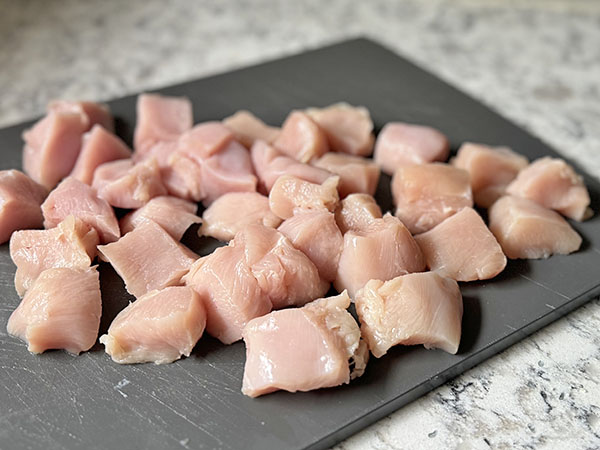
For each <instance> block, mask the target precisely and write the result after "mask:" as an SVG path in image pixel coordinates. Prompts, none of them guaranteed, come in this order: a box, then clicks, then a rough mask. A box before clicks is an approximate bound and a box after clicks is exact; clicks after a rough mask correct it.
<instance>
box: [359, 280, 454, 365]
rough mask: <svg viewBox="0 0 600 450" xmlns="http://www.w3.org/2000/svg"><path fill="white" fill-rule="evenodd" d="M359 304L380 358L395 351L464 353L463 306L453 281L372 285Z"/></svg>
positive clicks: (364, 328)
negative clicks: (412, 348) (417, 347)
mask: <svg viewBox="0 0 600 450" xmlns="http://www.w3.org/2000/svg"><path fill="white" fill-rule="evenodd" d="M355 304H356V312H357V314H358V318H359V319H360V323H361V332H362V335H363V337H364V338H365V339H366V341H367V343H368V344H369V349H370V350H371V352H372V353H373V356H375V357H376V358H381V357H382V356H383V355H385V354H386V353H387V351H388V350H389V349H390V347H393V346H394V345H419V344H423V345H424V346H425V348H441V349H442V350H444V351H446V352H448V353H452V354H455V353H456V352H457V351H458V346H459V344H460V333H461V321H462V314H463V302H462V295H461V293H460V289H459V288H458V284H457V283H456V281H454V280H452V279H450V278H445V277H443V276H440V275H439V274H438V273H436V272H423V273H411V274H408V275H401V276H399V277H396V278H394V279H393V280H389V281H386V282H383V281H381V280H371V281H369V282H368V283H367V284H366V285H365V287H364V288H362V289H361V290H360V291H358V293H357V294H356V300H355Z"/></svg>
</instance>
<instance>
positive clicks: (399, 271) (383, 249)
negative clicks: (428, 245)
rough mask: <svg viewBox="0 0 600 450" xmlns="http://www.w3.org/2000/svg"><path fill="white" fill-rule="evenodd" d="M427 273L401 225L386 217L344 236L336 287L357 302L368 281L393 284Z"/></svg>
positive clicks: (417, 249) (414, 243) (415, 248)
mask: <svg viewBox="0 0 600 450" xmlns="http://www.w3.org/2000/svg"><path fill="white" fill-rule="evenodd" d="M422 270H425V259H424V258H423V254H422V253H421V249H420V248H419V246H418V245H417V243H416V242H415V240H414V239H413V237H412V236H411V234H410V232H409V231H408V229H407V228H406V227H405V226H404V225H403V224H402V222H401V221H400V220H399V219H398V218H396V217H394V216H392V215H390V214H386V215H385V216H383V218H381V219H373V222H371V223H370V224H369V225H368V226H367V227H366V228H364V229H361V230H351V231H348V232H347V233H346V234H344V248H343V250H342V254H341V256H340V262H339V264H338V272H337V277H336V279H335V282H334V286H335V288H336V289H337V291H338V292H341V291H343V290H344V289H347V290H348V294H350V297H352V298H354V296H355V294H356V291H358V290H359V289H360V288H361V287H363V286H364V285H365V284H366V283H367V281H369V280H373V279H377V280H383V281H386V280H391V279H392V278H395V277H397V276H398V275H403V274H406V273H411V272H420V271H422Z"/></svg>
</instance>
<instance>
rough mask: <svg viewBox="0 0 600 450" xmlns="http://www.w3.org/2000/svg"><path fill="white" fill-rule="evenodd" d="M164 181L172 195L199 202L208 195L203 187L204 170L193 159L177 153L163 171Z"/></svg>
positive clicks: (171, 157) (170, 158)
mask: <svg viewBox="0 0 600 450" xmlns="http://www.w3.org/2000/svg"><path fill="white" fill-rule="evenodd" d="M161 176H162V181H163V184H164V185H165V187H166V188H167V191H168V192H169V194H170V195H172V196H175V197H179V198H182V199H184V200H190V201H194V202H199V201H200V200H202V199H203V198H204V197H205V196H206V194H205V193H204V187H203V186H202V168H201V167H200V164H199V163H198V162H197V161H196V160H195V159H194V158H192V157H190V156H188V155H186V154H184V153H180V152H175V153H173V154H171V156H170V157H169V161H168V164H167V166H166V167H164V168H162V169H161Z"/></svg>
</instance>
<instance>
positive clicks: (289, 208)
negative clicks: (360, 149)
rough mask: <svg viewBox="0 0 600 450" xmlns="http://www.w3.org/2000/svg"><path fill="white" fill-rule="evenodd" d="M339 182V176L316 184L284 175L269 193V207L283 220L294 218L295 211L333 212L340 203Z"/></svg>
mask: <svg viewBox="0 0 600 450" xmlns="http://www.w3.org/2000/svg"><path fill="white" fill-rule="evenodd" d="M339 181H340V179H339V177H338V176H332V177H330V178H328V179H327V180H325V181H324V182H323V183H322V184H315V183H310V182H308V181H304V180H301V179H300V178H297V177H294V176H292V175H283V176H281V177H279V178H278V179H277V181H276V182H275V184H274V185H273V188H272V189H271V192H270V193H269V206H270V207H271V211H273V213H274V214H275V215H276V216H277V217H281V218H282V219H288V218H290V217H292V216H293V215H294V210H295V209H310V210H319V209H320V210H326V211H330V212H333V211H335V209H336V208H337V206H338V204H339V201H340V197H339V194H338V191H337V186H338V183H339Z"/></svg>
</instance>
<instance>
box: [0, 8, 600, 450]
mask: <svg viewBox="0 0 600 450" xmlns="http://www.w3.org/2000/svg"><path fill="white" fill-rule="evenodd" d="M0 11H1V14H0V125H8V124H11V123H15V122H18V121H20V120H23V119H27V118H31V117H32V116H35V115H39V114H41V113H42V112H43V109H44V106H45V104H46V102H47V101H48V100H50V99H53V98H57V97H61V98H62V97H66V98H91V99H98V100H102V99H109V98H112V97H118V96H121V95H123V94H127V93H132V92H136V91H139V90H143V89H149V88H152V87H159V86H163V85H168V84H172V83H174V82H177V81H182V80H187V79H193V78H197V77H200V76H203V75H206V74H212V73H217V72H221V71H225V70H228V69H230V68H234V67H239V66H243V65H247V64H250V63H254V62H257V61H261V60H264V59H270V58H274V57H277V56H280V55H284V54H289V53H293V52H297V51H300V50H302V49H305V48H310V47H316V46H318V45H321V44H325V43H329V42H332V41H337V40H341V39H343V38H345V37H350V36H356V35H367V36H370V37H373V38H375V39H376V40H378V41H380V42H382V43H384V44H386V45H387V46H389V47H391V48H393V49H396V50H397V51H398V52H400V53H402V54H403V55H405V56H406V57H408V58H409V59H412V60H413V61H415V62H417V63H418V64H420V65H421V66H423V67H425V68H427V69H428V70H430V71H431V72H433V73H434V74H436V75H438V76H440V77H441V78H443V79H445V80H446V81H448V82H450V83H451V84H454V85H455V86H457V87H459V88H460V89H462V90H464V91H466V92H468V93H470V94H471V95H473V96H474V97H476V98H478V99H479V100H481V101H482V102H484V103H486V104H487V105H489V106H491V107H492V108H493V109H495V110H497V111H499V112H500V113H501V114H503V115H505V116H506V117H508V118H510V119H512V120H513V121H514V122H516V123H518V124H519V125H521V126H523V127H524V128H526V129H528V130H529V131H531V132H532V133H533V134H536V135H537V136H539V137H541V138H542V139H543V140H545V141H546V142H547V143H549V144H550V145H552V146H554V147H555V148H557V149H558V150H559V151H560V152H562V153H564V154H565V155H567V156H569V157H570V158H572V159H574V160H576V161H578V162H579V163H581V164H582V165H584V166H585V167H587V169H588V170H589V172H590V173H591V174H593V175H596V176H597V177H600V2H597V1H595V0H587V1H586V0H571V1H569V0H564V1H555V0H529V1H509V0H487V1H485V0H480V1H478V0H447V1H444V0H435V1H427V2H422V1H419V0H413V1H379V0H377V1H373V0H371V1H369V2H356V4H352V5H351V4H350V2H346V1H344V0H329V1H327V2H323V1H318V0H315V1H306V2H283V1H281V2H279V3H278V2H270V1H266V0H264V1H262V0H259V1H248V0H244V1H237V2H224V1H222V0H214V1H209V2H207V1H203V2H189V1H187V0H182V1H176V2H164V1H160V0H135V1H128V2H124V1H120V0H105V1H102V2H79V1H76V0H73V1H58V0H55V1H25V0H20V1H9V0H0ZM598 273H599V276H600V268H599V269H598ZM599 330H600V301H598V300H594V301H592V302H590V303H588V304H587V305H586V306H583V307H582V308H580V309H579V310H577V311H575V312H573V313H572V314H570V315H569V316H567V317H565V318H563V319H561V320H559V321H558V322H555V323H554V324H553V325H551V326H549V327H547V328H545V329H544V330H542V331H540V332H538V333H536V334H534V335H533V336H531V337H529V338H527V339H525V340H524V341H522V342H521V343H519V344H517V345H515V346H514V347H512V348H510V349H509V350H507V351H505V352H503V353H501V354H499V355H498V356H496V357H494V358H492V359H490V360H488V361H487V362H485V363H483V364H481V365H480V366H478V367H476V368H475V369H472V370H470V371H469V372H467V373H465V374H464V375H462V376H460V377H458V378H457V379H455V380H454V381H451V382H449V383H447V384H445V385H443V386H442V387H440V388H438V389H436V390H435V391H433V392H432V393H430V394H429V395H427V396H425V397H423V398H421V399H420V400H418V401H415V402H414V403H412V404H410V405H408V406H407V407H405V408H403V409H401V410H400V411H398V412H396V413H394V414H392V415H391V416H389V417H387V418H385V419H383V420H381V421H380V422H379V423H377V424H375V425H373V426H371V427H370V428H368V429H365V430H364V431H362V432H361V433H359V434H357V435H356V436H354V437H352V438H351V439H349V440H347V441H346V442H343V443H341V444H340V445H339V446H338V447H337V448H338V449H346V450H358V449H367V448H375V449H382V450H383V449H385V450H388V449H400V448H419V449H428V448H461V449H479V448H556V449H566V448H577V449H583V448H590V449H591V448H600V331H599Z"/></svg>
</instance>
